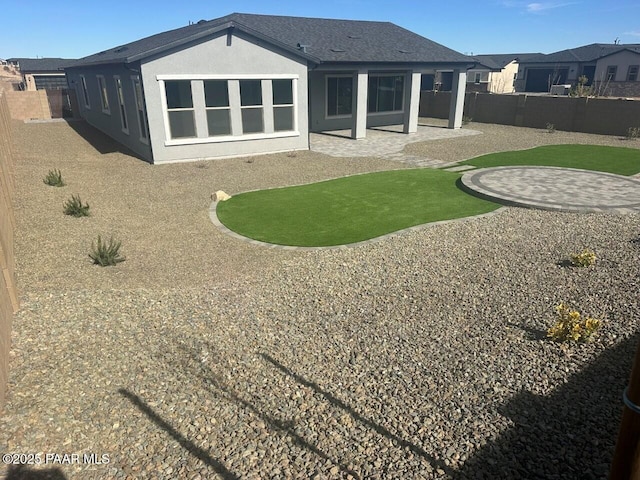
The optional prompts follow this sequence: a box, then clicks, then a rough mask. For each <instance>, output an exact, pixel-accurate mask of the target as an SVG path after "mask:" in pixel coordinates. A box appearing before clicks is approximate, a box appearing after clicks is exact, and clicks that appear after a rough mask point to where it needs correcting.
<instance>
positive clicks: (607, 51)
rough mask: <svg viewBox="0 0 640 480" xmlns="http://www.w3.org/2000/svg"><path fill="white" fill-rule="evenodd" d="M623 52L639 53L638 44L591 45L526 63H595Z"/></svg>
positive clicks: (530, 59)
mask: <svg viewBox="0 0 640 480" xmlns="http://www.w3.org/2000/svg"><path fill="white" fill-rule="evenodd" d="M623 50H629V51H632V52H635V53H640V43H627V44H623V45H620V44H613V43H592V44H590V45H583V46H582V47H577V48H569V49H567V50H561V51H559V52H554V53H550V54H548V55H544V54H539V55H537V56H534V57H531V58H528V59H527V60H526V62H527V63H575V62H579V63H584V62H595V61H596V60H598V59H599V58H602V57H606V56H609V55H613V54H614V53H618V52H620V51H623Z"/></svg>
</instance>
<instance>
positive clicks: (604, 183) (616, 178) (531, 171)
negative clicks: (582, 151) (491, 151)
mask: <svg viewBox="0 0 640 480" xmlns="http://www.w3.org/2000/svg"><path fill="white" fill-rule="evenodd" d="M461 182H462V187H463V189H464V190H466V191H467V192H469V193H471V194H473V195H476V196H479V197H482V198H486V199H489V200H492V201H495V202H498V203H502V204H504V205H513V206H518V207H529V208H539V209H543V210H559V211H568V212H610V213H640V179H636V178H632V177H624V176H621V175H614V174H611V173H604V172H595V171H591V170H578V169H573V168H559V167H533V166H531V167H527V166H520V167H517V166H509V167H494V168H483V169H480V170H474V171H472V172H468V173H465V174H464V175H463V176H462V178H461Z"/></svg>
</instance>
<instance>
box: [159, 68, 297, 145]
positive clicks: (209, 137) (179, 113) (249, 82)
mask: <svg viewBox="0 0 640 480" xmlns="http://www.w3.org/2000/svg"><path fill="white" fill-rule="evenodd" d="M297 79H298V76H297V75H288V74H272V75H264V76H263V75H252V74H240V75H238V76H226V75H220V74H200V75H185V74H174V75H158V76H157V77H156V80H157V81H158V85H159V87H160V92H161V93H162V94H163V114H164V115H163V117H164V125H165V129H164V130H165V139H164V140H165V145H191V144H204V143H218V142H232V141H243V140H260V139H265V138H284V137H294V136H299V135H300V133H299V132H298V131H297V130H298V114H297V110H296V108H297V104H296V97H297V82H298V80H297Z"/></svg>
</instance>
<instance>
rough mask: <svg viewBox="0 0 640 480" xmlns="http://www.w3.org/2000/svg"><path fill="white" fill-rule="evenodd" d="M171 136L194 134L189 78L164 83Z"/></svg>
mask: <svg viewBox="0 0 640 480" xmlns="http://www.w3.org/2000/svg"><path fill="white" fill-rule="evenodd" d="M164 86H165V92H166V94H167V112H168V113H169V129H170V131H171V138H190V137H195V136H196V124H195V118H194V115H193V112H194V110H193V97H192V95H191V82H190V81H189V80H171V81H168V82H166V83H165V84H164Z"/></svg>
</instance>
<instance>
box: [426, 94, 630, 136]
mask: <svg viewBox="0 0 640 480" xmlns="http://www.w3.org/2000/svg"><path fill="white" fill-rule="evenodd" d="M450 100H451V93H449V92H432V91H423V92H421V95H420V116H421V117H434V118H448V116H449V102H450ZM464 115H465V116H467V117H469V118H471V119H472V120H473V121H474V122H480V123H497V124H501V125H515V126H518V127H531V128H546V126H547V124H549V123H552V124H553V125H554V127H555V128H556V130H564V131H569V132H584V133H596V134H600V135H621V136H624V135H626V134H627V131H628V129H629V127H640V100H628V99H621V98H619V99H612V98H574V97H559V96H558V97H552V96H540V95H495V94H482V93H473V92H471V93H467V94H466V96H465V103H464Z"/></svg>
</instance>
